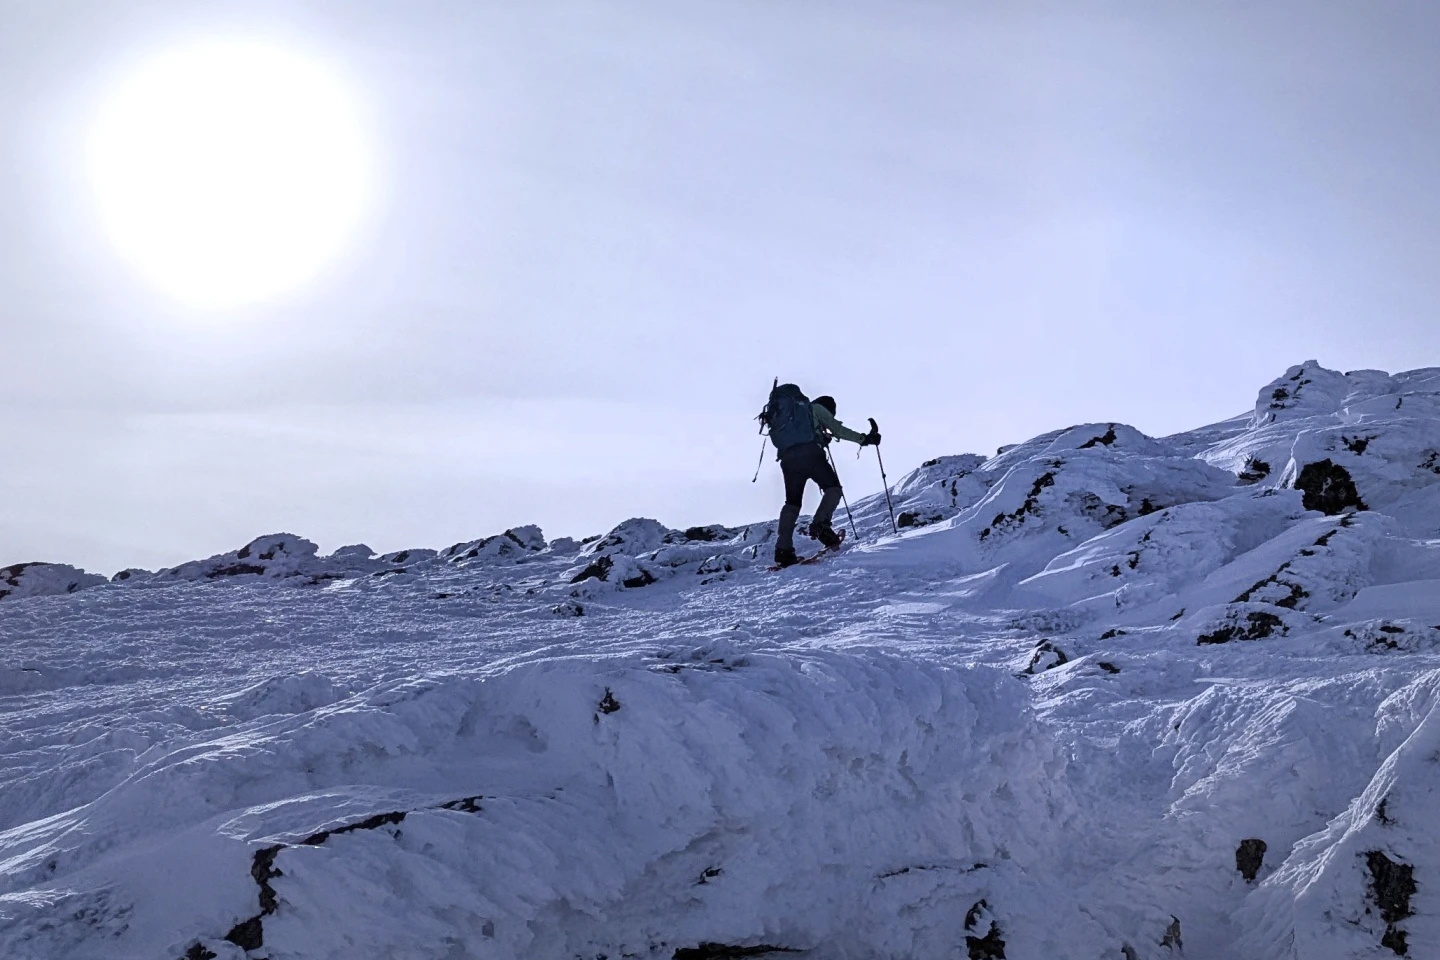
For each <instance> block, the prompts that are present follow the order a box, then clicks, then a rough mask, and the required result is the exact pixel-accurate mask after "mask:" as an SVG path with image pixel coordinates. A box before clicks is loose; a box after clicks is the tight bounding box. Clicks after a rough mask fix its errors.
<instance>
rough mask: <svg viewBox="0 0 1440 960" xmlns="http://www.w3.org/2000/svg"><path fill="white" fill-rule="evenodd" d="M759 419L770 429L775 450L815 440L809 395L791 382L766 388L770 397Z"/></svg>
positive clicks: (782, 451)
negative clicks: (769, 388) (770, 388)
mask: <svg viewBox="0 0 1440 960" xmlns="http://www.w3.org/2000/svg"><path fill="white" fill-rule="evenodd" d="M760 422H761V423H763V424H764V425H765V426H766V427H767V428H768V429H769V432H770V442H771V443H773V444H775V450H776V452H778V453H784V452H785V451H786V450H789V449H790V448H791V447H794V446H798V445H799V444H802V443H815V442H816V441H817V440H819V439H820V438H819V437H818V436H816V434H815V413H814V411H813V410H812V409H811V407H810V398H809V397H807V396H805V394H804V393H802V392H801V391H800V388H799V387H797V386H795V384H793V383H782V384H779V385H778V386H776V387H775V388H774V389H772V390H771V391H770V400H769V402H768V403H766V404H765V409H764V410H762V411H760Z"/></svg>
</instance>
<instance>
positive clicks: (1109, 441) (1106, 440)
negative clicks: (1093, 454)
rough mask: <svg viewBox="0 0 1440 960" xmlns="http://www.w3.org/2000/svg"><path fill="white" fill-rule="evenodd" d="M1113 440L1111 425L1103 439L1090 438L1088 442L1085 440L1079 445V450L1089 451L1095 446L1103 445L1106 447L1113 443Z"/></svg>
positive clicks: (1113, 432)
mask: <svg viewBox="0 0 1440 960" xmlns="http://www.w3.org/2000/svg"><path fill="white" fill-rule="evenodd" d="M1115 439H1116V437H1115V424H1113V423H1112V424H1110V429H1109V430H1106V431H1105V435H1104V436H1103V437H1091V438H1090V439H1089V440H1086V441H1085V442H1084V443H1082V444H1080V449H1081V450H1089V449H1090V448H1091V447H1093V446H1095V445H1096V444H1104V445H1105V446H1107V447H1108V446H1110V445H1111V444H1112V443H1114V442H1115Z"/></svg>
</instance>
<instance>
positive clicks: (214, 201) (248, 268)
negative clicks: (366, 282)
mask: <svg viewBox="0 0 1440 960" xmlns="http://www.w3.org/2000/svg"><path fill="white" fill-rule="evenodd" d="M364 127H365V125H364V123H363V122H362V117H361V114H360V111H359V109H358V108H357V104H356V102H355V99H354V98H353V97H352V96H351V94H350V92H349V90H348V89H347V88H346V86H345V85H344V83H343V82H342V81H341V79H340V77H339V76H338V75H337V74H335V73H334V72H333V71H331V70H329V69H327V68H326V67H325V66H324V65H323V64H322V63H321V62H320V61H317V60H314V59H311V58H307V57H305V56H301V55H298V54H296V53H293V52H290V51H288V50H285V49H282V48H279V47H275V46H272V45H269V44H264V43H259V42H240V41H226V42H213V43H202V44H195V45H192V46H188V47H185V48H182V49H178V50H175V51H173V52H170V53H167V54H164V55H161V56H159V57H156V58H154V59H152V60H150V61H148V62H147V63H145V64H143V65H142V66H141V67H139V68H138V69H137V70H135V71H134V72H133V73H131V74H130V75H129V76H128V77H126V78H125V79H123V80H122V81H121V82H120V83H119V84H117V85H116V86H115V87H114V88H113V89H112V90H111V92H110V94H109V96H108V97H107V98H106V100H105V102H104V104H103V106H102V108H101V111H100V115H99V118H98V120H97V122H96V124H95V127H94V130H93V133H92V136H91V140H90V144H89V151H88V161H89V171H90V176H91V181H92V185H93V188H94V192H95V198H96V201H97V204H98V209H99V213H100V218H101V220H102V222H103V224H104V228H105V231H106V233H107V234H108V236H109V238H110V240H111V241H112V242H113V244H114V246H115V248H116V250H117V251H118V252H119V254H120V255H121V256H122V257H123V258H124V259H125V260H126V261H128V262H129V263H130V264H131V265H133V266H134V267H135V268H136V269H137V270H138V271H139V272H140V273H141V274H142V275H144V276H145V277H146V278H147V279H148V280H150V281H151V282H152V283H153V284H155V286H157V287H158V288H160V289H161V290H163V291H164V292H165V293H167V294H169V295H171V296H172V297H174V298H176V299H178V300H180V301H182V302H185V303H187V304H191V305H194V306H201V307H230V306H237V305H242V304H250V303H254V302H257V301H263V300H268V299H271V298H274V297H276V296H278V295H281V294H284V293H287V292H290V291H292V290H294V289H295V288H297V287H299V286H301V285H303V284H304V283H305V282H306V281H308V280H311V279H312V278H314V277H315V276H316V275H317V274H318V273H319V272H320V271H321V270H322V269H323V268H324V267H325V266H326V265H328V264H330V263H331V262H333V261H334V260H335V259H336V258H337V257H339V256H340V255H341V254H342V253H343V252H344V251H345V248H346V247H347V246H348V245H349V243H350V242H351V241H352V239H353V238H354V236H355V234H356V232H357V230H358V229H359V227H360V225H361V223H362V221H363V218H364V216H365V214H366V211H367V208H368V206H369V203H370V199H371V192H372V182H371V181H372V171H371V151H370V148H369V144H368V143H367V138H366V136H365V129H364Z"/></svg>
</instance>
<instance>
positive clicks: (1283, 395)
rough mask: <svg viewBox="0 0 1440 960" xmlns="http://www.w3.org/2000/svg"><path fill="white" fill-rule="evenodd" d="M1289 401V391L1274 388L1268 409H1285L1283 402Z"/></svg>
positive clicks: (1282, 388)
mask: <svg viewBox="0 0 1440 960" xmlns="http://www.w3.org/2000/svg"><path fill="white" fill-rule="evenodd" d="M1289 399H1290V391H1289V390H1286V389H1285V388H1284V387H1276V388H1275V392H1274V393H1272V394H1270V409H1271V410H1283V409H1285V401H1286V400H1289Z"/></svg>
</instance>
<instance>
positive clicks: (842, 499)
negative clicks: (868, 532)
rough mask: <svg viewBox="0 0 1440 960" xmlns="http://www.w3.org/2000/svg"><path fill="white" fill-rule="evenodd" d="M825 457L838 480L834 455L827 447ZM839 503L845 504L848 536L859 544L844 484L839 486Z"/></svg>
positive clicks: (838, 474) (838, 472) (858, 535)
mask: <svg viewBox="0 0 1440 960" xmlns="http://www.w3.org/2000/svg"><path fill="white" fill-rule="evenodd" d="M825 456H827V457H829V458H830V469H831V470H834V471H835V479H836V480H839V479H840V471H839V470H838V469H837V468H836V466H835V454H833V453H831V452H830V448H829V447H826V448H825ZM840 502H841V503H843V504H845V519H846V520H849V521H850V535H851V536H852V537H854V538H855V542H856V543H859V542H860V534H858V533H856V532H855V518H854V517H852V516H851V515H850V498H849V497H847V496H845V484H843V483H842V484H840Z"/></svg>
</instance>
